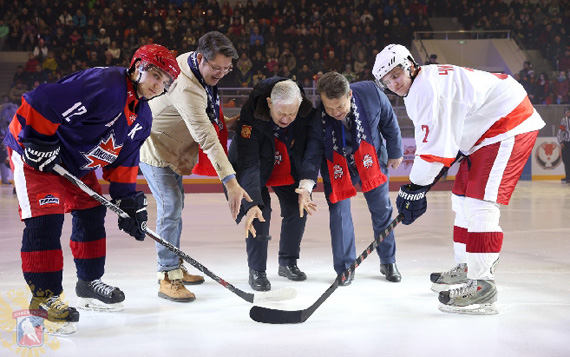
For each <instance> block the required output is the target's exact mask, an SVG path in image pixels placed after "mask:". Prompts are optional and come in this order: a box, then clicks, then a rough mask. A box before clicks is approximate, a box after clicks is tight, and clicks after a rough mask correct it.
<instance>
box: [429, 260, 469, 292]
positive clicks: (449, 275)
mask: <svg viewBox="0 0 570 357" xmlns="http://www.w3.org/2000/svg"><path fill="white" fill-rule="evenodd" d="M429 278H430V280H431V282H432V283H433V284H432V285H431V290H432V291H433V292H435V293H439V292H441V291H447V290H449V289H453V288H456V287H458V285H460V284H465V283H467V282H468V281H469V279H467V264H466V263H460V264H457V265H456V266H455V267H453V268H452V269H451V270H449V271H445V272H442V273H431V275H430V277H429Z"/></svg>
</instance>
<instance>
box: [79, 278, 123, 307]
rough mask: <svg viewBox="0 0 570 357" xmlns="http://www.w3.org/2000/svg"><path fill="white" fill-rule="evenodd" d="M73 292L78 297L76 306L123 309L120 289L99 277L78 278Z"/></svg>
mask: <svg viewBox="0 0 570 357" xmlns="http://www.w3.org/2000/svg"><path fill="white" fill-rule="evenodd" d="M75 293H76V294H77V296H78V297H79V300H78V302H77V307H78V308H80V309H84V310H94V311H108V312H116V311H122V310H123V309H124V306H123V304H121V303H122V302H123V301H124V300H125V294H124V293H123V292H122V291H121V289H119V288H117V287H114V286H110V285H107V284H105V283H104V282H102V281H101V279H96V280H93V281H85V280H81V279H80V280H78V281H77V284H76V285H75Z"/></svg>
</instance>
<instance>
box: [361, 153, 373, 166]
mask: <svg viewBox="0 0 570 357" xmlns="http://www.w3.org/2000/svg"><path fill="white" fill-rule="evenodd" d="M373 164H374V160H372V157H371V156H370V155H369V154H366V155H364V158H363V159H362V165H364V167H365V168H367V169H369V168H371V167H372V165H373Z"/></svg>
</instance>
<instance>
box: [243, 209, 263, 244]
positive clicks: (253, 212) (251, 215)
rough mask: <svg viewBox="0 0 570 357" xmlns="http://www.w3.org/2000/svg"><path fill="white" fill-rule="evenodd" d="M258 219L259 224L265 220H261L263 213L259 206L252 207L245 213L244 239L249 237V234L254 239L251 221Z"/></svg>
mask: <svg viewBox="0 0 570 357" xmlns="http://www.w3.org/2000/svg"><path fill="white" fill-rule="evenodd" d="M256 218H257V219H259V221H260V222H265V218H263V213H262V212H261V210H260V209H259V206H253V207H251V208H250V209H249V211H247V215H246V219H245V238H246V239H247V237H248V236H249V233H251V235H252V236H253V238H255V235H256V233H255V228H253V220H254V219H256Z"/></svg>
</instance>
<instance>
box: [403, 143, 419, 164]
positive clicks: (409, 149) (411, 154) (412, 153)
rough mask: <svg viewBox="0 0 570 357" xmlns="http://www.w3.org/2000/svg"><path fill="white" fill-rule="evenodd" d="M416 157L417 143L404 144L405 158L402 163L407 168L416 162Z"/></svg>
mask: <svg viewBox="0 0 570 357" xmlns="http://www.w3.org/2000/svg"><path fill="white" fill-rule="evenodd" d="M415 157H416V146H415V145H404V159H403V160H402V164H404V167H405V168H406V169H407V168H408V167H410V166H411V165H413V164H414V158H415Z"/></svg>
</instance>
